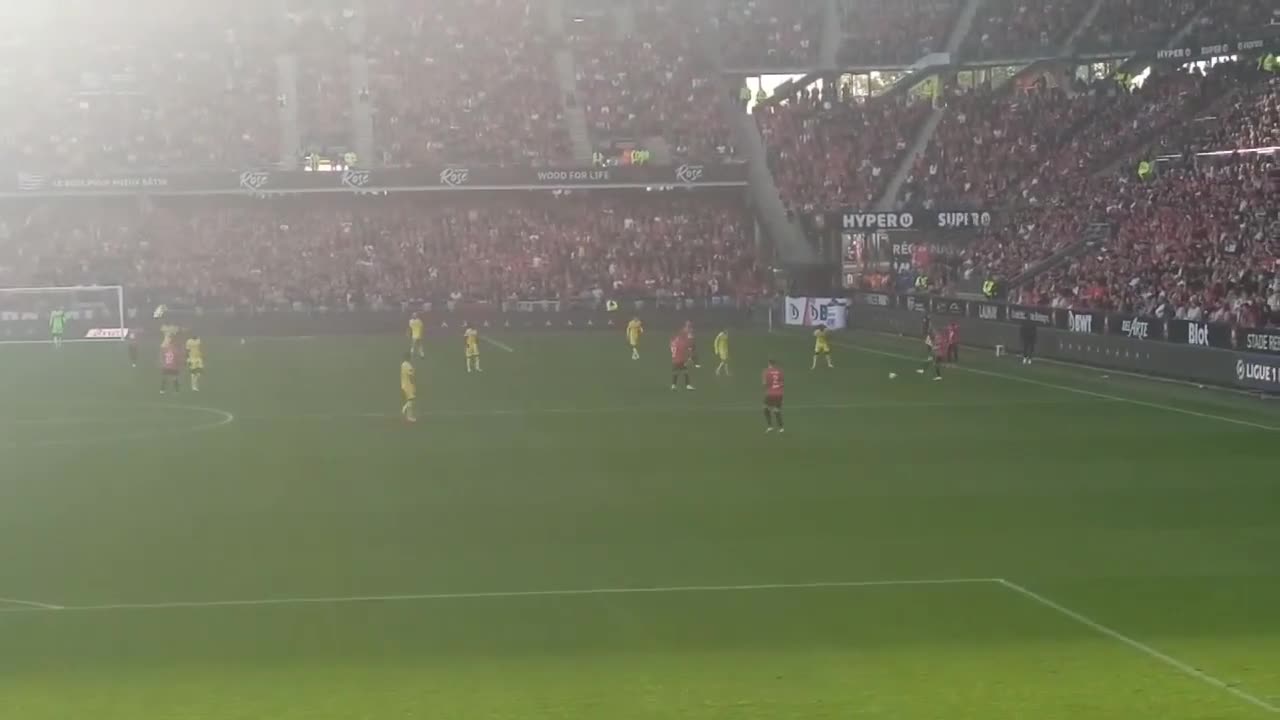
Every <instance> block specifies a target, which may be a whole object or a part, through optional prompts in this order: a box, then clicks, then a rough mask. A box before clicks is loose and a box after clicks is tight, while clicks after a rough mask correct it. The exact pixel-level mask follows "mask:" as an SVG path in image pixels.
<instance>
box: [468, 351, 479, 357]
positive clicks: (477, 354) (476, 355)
mask: <svg viewBox="0 0 1280 720" xmlns="http://www.w3.org/2000/svg"><path fill="white" fill-rule="evenodd" d="M467 357H469V358H474V357H480V351H479V350H471V349H468V350H467Z"/></svg>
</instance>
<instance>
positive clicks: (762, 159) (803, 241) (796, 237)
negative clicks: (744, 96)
mask: <svg viewBox="0 0 1280 720" xmlns="http://www.w3.org/2000/svg"><path fill="white" fill-rule="evenodd" d="M708 41H709V42H714V41H715V39H714V38H712V39H709V40H708ZM717 59H718V56H717ZM715 82H717V83H719V85H720V92H719V93H717V97H718V100H717V102H718V103H720V112H721V114H722V115H723V117H724V118H725V119H726V120H727V122H728V124H729V129H730V131H731V132H733V137H734V144H735V145H736V147H737V149H738V157H739V158H741V159H745V160H746V162H747V180H748V189H749V191H750V194H751V203H752V205H754V206H755V211H756V220H757V221H758V223H759V224H760V225H763V226H764V229H765V233H766V234H767V235H768V237H769V238H770V239H771V240H772V241H773V248H774V250H775V252H776V254H777V256H778V258H779V260H780V261H781V262H782V263H783V264H786V265H792V266H795V265H814V264H817V263H818V261H819V256H818V251H817V249H816V248H815V247H814V246H813V245H812V244H811V243H810V242H809V240H808V238H806V237H805V234H804V232H803V231H802V230H801V228H800V224H799V222H798V221H797V220H795V219H794V218H792V217H790V216H789V214H788V213H787V209H786V207H785V206H784V205H783V204H782V196H781V195H779V194H778V186H777V184H775V183H774V181H773V174H772V173H771V172H770V171H769V154H768V151H767V149H766V148H765V146H764V139H763V138H761V137H760V128H758V127H756V121H755V118H753V117H752V116H751V115H748V114H747V113H746V112H743V110H742V108H741V107H739V105H738V101H737V97H738V88H739V87H741V85H742V82H743V79H742V78H732V77H728V76H725V75H722V74H720V73H716V80H715Z"/></svg>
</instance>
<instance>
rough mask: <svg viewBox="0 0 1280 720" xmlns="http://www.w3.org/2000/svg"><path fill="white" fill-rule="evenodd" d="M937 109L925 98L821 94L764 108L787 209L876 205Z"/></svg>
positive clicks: (760, 117) (760, 120)
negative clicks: (838, 97) (825, 96)
mask: <svg viewBox="0 0 1280 720" xmlns="http://www.w3.org/2000/svg"><path fill="white" fill-rule="evenodd" d="M929 109H930V105H929V103H928V102H927V101H925V100H908V99H904V98H902V97H897V98H881V99H875V100H869V101H868V100H865V99H853V98H845V99H841V100H831V101H824V100H823V99H822V98H820V97H819V96H818V95H817V94H816V93H815V94H814V95H803V96H801V97H799V98H796V99H795V100H793V101H790V102H788V103H784V104H780V105H776V106H774V107H771V108H760V109H759V110H757V112H756V121H757V124H758V125H759V127H760V131H761V134H762V136H763V137H764V139H765V142H766V144H767V145H768V148H769V154H770V164H771V168H772V170H773V176H774V181H775V182H776V184H777V186H778V191H779V193H780V194H781V195H782V200H783V204H784V205H786V206H787V207H788V209H790V210H792V211H796V212H812V211H815V210H834V209H839V208H845V207H864V208H865V207H871V205H872V204H873V203H874V202H875V200H876V199H877V197H878V195H879V194H880V193H881V192H882V191H883V190H884V187H885V184H886V183H887V182H888V180H889V176H890V175H891V174H892V173H893V170H894V168H895V167H896V166H897V164H898V161H899V160H900V158H901V157H902V155H903V154H904V153H905V152H906V150H907V147H908V144H909V143H910V142H911V140H912V138H913V136H914V135H915V132H916V130H917V129H918V128H919V126H920V124H921V123H922V122H923V121H924V118H925V117H926V116H927V115H928V114H929Z"/></svg>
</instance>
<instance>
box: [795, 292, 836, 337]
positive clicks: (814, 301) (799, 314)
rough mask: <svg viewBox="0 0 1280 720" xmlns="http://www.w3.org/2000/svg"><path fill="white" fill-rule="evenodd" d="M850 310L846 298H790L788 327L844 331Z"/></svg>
mask: <svg viewBox="0 0 1280 720" xmlns="http://www.w3.org/2000/svg"><path fill="white" fill-rule="evenodd" d="M847 317H848V308H847V307H846V301H845V300H844V298H810V297H788V298H787V305H786V317H785V318H784V320H783V322H785V323H786V324H787V325H804V326H810V327H811V326H816V325H826V326H827V327H828V328H830V329H832V330H843V329H844V328H845V324H846V322H847Z"/></svg>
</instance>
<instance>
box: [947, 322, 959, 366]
mask: <svg viewBox="0 0 1280 720" xmlns="http://www.w3.org/2000/svg"><path fill="white" fill-rule="evenodd" d="M947 362H950V363H957V362H960V326H959V325H958V324H956V321H954V320H952V321H951V324H950V325H947Z"/></svg>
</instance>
